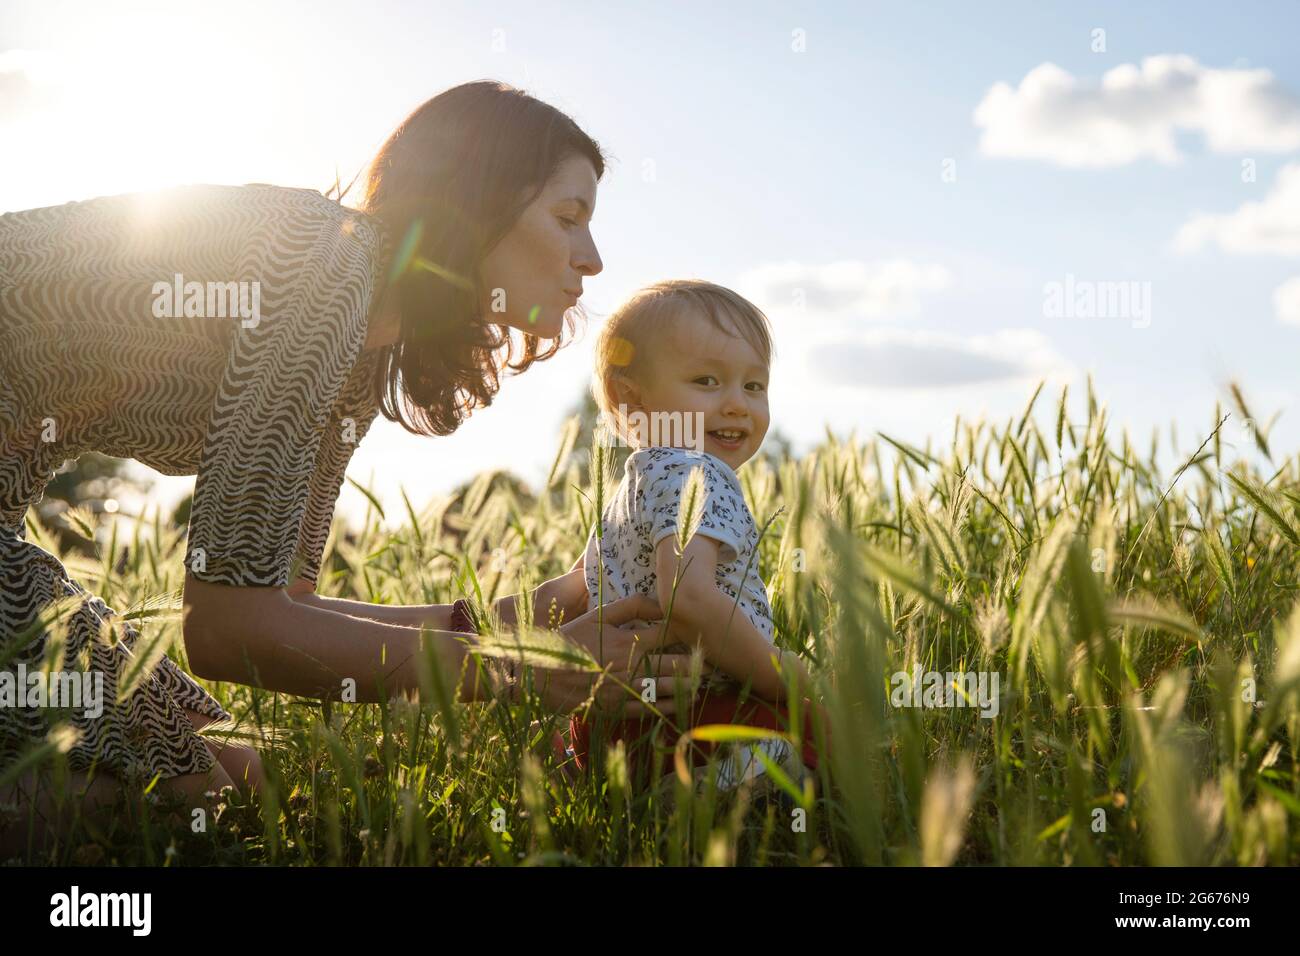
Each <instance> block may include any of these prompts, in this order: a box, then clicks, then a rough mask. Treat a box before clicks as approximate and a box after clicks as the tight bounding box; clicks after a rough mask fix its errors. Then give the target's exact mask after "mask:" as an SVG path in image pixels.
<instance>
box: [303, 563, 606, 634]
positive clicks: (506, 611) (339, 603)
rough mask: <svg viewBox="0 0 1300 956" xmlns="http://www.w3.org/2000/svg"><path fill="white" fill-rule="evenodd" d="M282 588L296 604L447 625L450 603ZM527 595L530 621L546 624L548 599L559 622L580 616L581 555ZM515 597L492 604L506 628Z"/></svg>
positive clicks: (407, 623) (308, 586) (513, 618)
mask: <svg viewBox="0 0 1300 956" xmlns="http://www.w3.org/2000/svg"><path fill="white" fill-rule="evenodd" d="M285 591H286V592H287V593H288V595H289V597H291V598H292V599H293V600H294V601H296V602H298V603H300V604H306V605H309V606H310V607H315V608H320V609H321V610H325V611H335V612H337V613H339V614H346V615H348V616H349V617H356V618H361V619H363V620H367V621H377V622H379V623H381V624H396V625H399V626H401V627H427V628H429V629H431V630H435V631H445V630H448V629H449V628H450V627H451V605H450V604H407V605H402V604H371V603H370V602H368V601H349V600H346V599H344V598H334V597H325V596H324V595H320V594H317V593H316V590H315V586H314V585H313V584H312V583H311V582H310V581H308V580H306V579H305V578H299V579H297V580H296V581H294V582H293V583H292V584H290V585H289V587H287V588H286V589H285ZM529 596H530V600H531V601H532V604H533V620H534V621H535V622H536V623H538V624H540V625H542V626H546V625H547V624H549V623H550V619H551V615H550V610H551V603H552V601H554V602H555V607H556V615H557V616H558V617H559V619H560V620H561V621H562V622H563V623H568V622H569V621H572V620H574V619H575V618H578V617H581V616H582V615H583V614H585V613H586V612H587V583H586V581H585V579H584V578H583V572H582V558H581V557H579V558H578V562H577V565H576V566H575V567H574V568H573V569H572V570H570V571H568V572H566V573H565V574H562V575H560V576H559V577H556V578H551V579H550V580H549V581H543V582H542V583H541V584H540V585H538V586H537V587H535V588H534V589H533V590H532V591H530V592H529ZM518 597H519V596H518V595H517V594H510V595H507V596H506V597H503V598H498V599H497V601H496V602H495V604H494V607H495V608H496V612H497V614H498V615H499V616H500V617H501V623H502V624H504V625H505V626H507V627H511V626H513V625H514V624H515V623H517V621H518V615H517V614H516V613H515V603H516V601H517V599H518Z"/></svg>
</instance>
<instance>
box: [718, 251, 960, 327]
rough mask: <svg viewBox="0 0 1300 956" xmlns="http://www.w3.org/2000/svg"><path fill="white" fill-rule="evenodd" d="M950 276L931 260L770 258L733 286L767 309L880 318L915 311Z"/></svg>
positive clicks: (939, 288) (944, 286)
mask: <svg viewBox="0 0 1300 956" xmlns="http://www.w3.org/2000/svg"><path fill="white" fill-rule="evenodd" d="M951 282H952V277H951V276H950V275H949V273H948V270H947V269H945V268H944V267H943V266H940V265H935V264H933V263H922V262H913V261H911V260H909V259H885V260H879V261H876V262H860V261H856V260H846V261H840V262H831V263H826V264H822V265H812V264H808V263H802V262H775V263H768V264H766V265H762V266H759V267H757V268H755V269H751V270H750V271H749V272H746V273H745V274H744V275H742V276H741V277H740V278H739V280H738V281H737V288H738V291H741V292H742V293H743V294H745V295H748V296H749V297H750V298H753V299H754V301H755V302H756V303H757V304H758V305H759V306H760V307H761V308H763V309H766V310H775V311H781V312H795V313H798V312H803V311H805V310H806V311H808V312H812V313H816V314H821V315H825V314H828V313H829V314H844V313H848V314H851V315H852V316H853V317H854V318H858V319H861V318H871V319H881V318H895V317H897V316H902V315H909V314H911V313H914V312H916V311H917V310H918V308H919V307H920V300H921V297H922V296H923V295H925V294H928V293H933V292H940V291H942V290H944V289H946V288H947V287H948V286H949V284H950V283H951Z"/></svg>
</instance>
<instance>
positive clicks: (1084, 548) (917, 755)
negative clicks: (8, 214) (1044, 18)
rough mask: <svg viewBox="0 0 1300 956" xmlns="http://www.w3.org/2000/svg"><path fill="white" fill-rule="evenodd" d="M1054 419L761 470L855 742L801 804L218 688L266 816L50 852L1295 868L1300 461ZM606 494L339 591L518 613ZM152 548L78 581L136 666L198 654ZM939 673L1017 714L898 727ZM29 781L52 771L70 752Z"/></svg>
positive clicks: (528, 742) (419, 540)
mask: <svg viewBox="0 0 1300 956" xmlns="http://www.w3.org/2000/svg"><path fill="white" fill-rule="evenodd" d="M1040 390H1041V389H1040ZM1038 397H1039V393H1038V392H1035V394H1034V399H1035V400H1036V399H1037V398H1038ZM1029 404H1030V407H1029V408H1026V410H1025V412H1024V414H1023V416H1019V417H1017V418H1016V419H1013V420H1012V421H1010V422H1008V423H1007V424H1006V425H1004V426H1000V427H999V426H995V425H989V424H987V423H979V424H971V423H965V422H962V421H960V420H959V421H958V422H956V423H955V425H954V429H953V439H952V442H951V444H950V446H949V447H947V448H944V449H941V450H938V451H936V450H932V449H917V448H912V447H910V446H908V445H906V444H905V443H903V442H899V441H896V440H895V439H893V438H889V437H886V436H880V437H879V438H878V439H873V440H872V441H869V442H865V443H858V442H855V441H849V442H845V441H842V440H839V439H836V438H835V437H833V436H830V435H828V436H827V438H826V440H825V441H824V442H823V443H822V444H821V445H820V447H818V448H817V449H815V450H814V451H813V452H811V453H810V454H808V455H807V456H805V457H803V458H801V459H799V460H793V459H785V460H781V461H779V462H772V461H769V460H767V459H762V458H760V459H755V460H754V461H752V462H750V463H748V464H747V465H746V466H745V467H744V468H743V469H741V480H742V483H743V485H744V488H745V492H746V495H747V497H748V499H749V503H750V506H751V508H752V510H753V512H754V515H755V517H756V519H757V521H758V523H759V525H760V526H762V525H763V524H764V522H766V521H767V520H768V519H769V518H772V517H773V515H775V518H774V520H772V521H771V523H770V525H769V526H768V528H767V531H766V534H765V536H764V538H763V540H762V542H761V545H760V553H759V555H758V558H757V560H758V567H759V571H760V573H761V575H762V577H763V579H764V580H765V581H767V582H768V584H769V593H770V596H771V601H772V607H773V614H774V620H775V623H776V629H777V635H778V641H779V642H780V643H781V644H783V645H785V646H787V647H791V648H794V649H797V650H799V651H800V652H801V653H802V654H803V655H804V656H805V658H806V660H807V661H808V664H809V666H810V668H811V669H812V671H813V672H814V674H815V676H816V677H817V679H818V681H819V682H820V685H821V688H822V694H823V702H824V704H825V707H826V713H827V714H828V715H829V718H830V727H829V730H830V739H831V741H832V742H833V747H832V749H831V751H830V752H829V753H828V754H827V758H828V759H825V760H823V761H822V765H821V769H820V771H819V772H818V773H817V774H816V775H815V777H813V778H811V779H810V780H809V781H808V782H807V784H806V787H805V789H803V790H798V788H797V787H796V788H793V793H787V792H784V791H781V792H777V793H773V792H768V793H766V794H765V795H761V796H760V795H759V794H758V793H753V794H751V793H749V792H748V791H745V792H741V793H739V794H724V795H719V794H716V793H712V792H709V791H707V790H704V791H703V792H695V791H694V790H693V789H691V788H688V787H687V786H686V785H684V784H683V783H681V782H679V781H678V779H677V778H676V776H674V775H672V774H671V773H669V774H668V775H667V776H666V777H664V779H663V781H662V782H661V783H660V784H659V785H658V786H655V787H652V788H649V789H647V790H643V791H634V790H632V789H631V788H630V787H629V784H628V781H627V774H626V768H625V767H624V765H623V763H622V756H621V754H620V753H615V754H612V755H610V759H608V760H604V761H601V762H600V763H601V764H602V766H601V767H599V768H598V769H597V770H596V771H595V772H593V773H592V774H590V775H588V776H585V777H578V778H577V779H576V780H572V781H571V780H570V779H569V778H568V777H567V776H566V774H565V773H563V772H562V770H561V768H560V767H559V766H558V764H557V760H556V757H555V756H554V754H553V752H552V750H551V748H550V743H549V741H550V738H551V735H552V733H553V732H554V731H555V730H559V729H563V728H565V727H567V717H564V716H560V715H553V714H548V713H546V712H545V711H544V710H543V709H542V708H540V707H539V706H538V702H537V701H536V700H533V699H526V700H524V701H523V702H521V703H519V704H517V705H514V706H510V707H508V706H505V705H504V704H502V703H500V702H489V703H479V704H472V705H464V704H455V705H445V706H438V705H437V704H436V703H433V702H426V703H424V704H419V703H416V702H413V701H409V700H405V699H398V700H394V701H392V702H390V703H389V704H387V705H374V704H371V705H357V704H341V703H334V704H332V705H329V706H326V707H322V705H321V704H320V702H318V701H308V700H301V699H293V698H290V697H287V696H285V695H278V694H272V693H267V692H263V691H257V690H252V689H250V688H247V687H242V686H236V685H228V684H223V685H216V686H213V687H212V688H211V689H212V691H213V693H214V694H215V695H216V697H217V698H218V699H219V700H220V701H221V702H222V703H223V705H224V706H225V707H226V708H227V709H228V710H230V711H231V712H232V713H234V714H235V715H236V716H237V717H239V718H241V719H245V720H248V721H251V722H253V723H254V724H256V725H257V726H258V727H259V728H260V730H259V731H258V732H259V733H262V734H265V735H266V736H267V737H268V744H267V745H266V746H265V748H264V757H265V762H266V767H267V771H268V775H269V777H270V780H271V785H270V786H269V787H268V788H267V792H266V794H265V797H264V799H262V800H261V801H259V802H256V803H255V804H254V805H251V806H250V805H243V804H241V803H240V802H239V801H237V800H236V801H233V802H231V803H229V804H228V805H226V806H225V807H224V808H223V810H222V812H221V813H220V814H219V816H218V818H217V819H216V820H210V821H209V823H208V827H207V831H206V832H204V833H199V834H196V833H193V832H191V829H190V827H188V826H183V827H181V828H179V829H176V828H171V829H169V828H168V827H166V826H165V825H164V823H163V818H162V816H161V815H160V809H161V808H160V807H158V806H155V805H154V804H152V803H151V802H150V801H149V800H148V799H146V798H143V797H136V798H134V799H132V800H131V801H128V803H127V804H126V805H124V807H123V808H122V811H121V813H119V814H117V815H116V817H115V822H114V825H113V827H112V828H111V829H110V830H108V831H94V832H91V831H90V830H88V829H87V826H86V824H84V823H79V824H78V825H77V826H76V828H74V831H73V832H72V833H71V834H70V835H69V837H68V838H67V840H66V841H64V842H62V843H60V844H59V845H58V846H57V847H56V848H55V849H53V850H52V851H51V852H50V853H49V854H48V856H47V857H42V859H48V861H49V862H52V863H59V864H63V863H71V862H81V863H86V862H90V863H94V862H103V863H109V862H113V861H116V862H121V863H164V862H169V863H171V864H172V865H186V864H200V863H213V862H217V863H236V864H238V863H249V864H262V863H271V864H287V865H372V864H414V865H429V864H470V865H474V864H505V865H513V864H520V863H529V864H537V863H542V864H547V863H577V864H650V865H659V864H670V865H678V864H716V863H721V864H740V865H753V864H757V865H808V864H817V863H824V862H829V863H833V864H857V863H872V864H902V865H909V864H920V863H927V864H934V863H938V864H945V863H955V864H959V865H960V864H994V865H1002V864H1046V865H1058V864H1059V865H1091V864H1100V865H1121V866H1123V865H1139V864H1192V863H1205V864H1214V865H1259V864H1266V863H1268V864H1287V865H1295V864H1297V863H1300V775H1298V774H1297V765H1296V751H1295V747H1296V741H1297V734H1298V732H1300V611H1297V610H1296V608H1297V602H1296V598H1297V594H1296V589H1297V583H1298V581H1300V574H1298V569H1300V562H1298V561H1297V551H1298V550H1300V458H1293V459H1289V460H1286V461H1284V462H1281V463H1280V464H1279V463H1275V462H1273V461H1272V460H1271V459H1270V458H1269V452H1270V450H1269V449H1268V447H1267V444H1266V442H1265V440H1264V437H1263V436H1262V435H1260V436H1257V439H1258V445H1259V447H1258V449H1256V448H1251V449H1241V450H1240V451H1242V452H1245V451H1249V452H1250V456H1249V460H1251V461H1256V462H1262V463H1263V464H1262V466H1261V467H1256V466H1252V465H1250V464H1248V462H1247V460H1246V459H1245V458H1239V457H1234V458H1233V459H1232V460H1231V461H1230V460H1228V459H1227V458H1225V454H1226V455H1228V456H1232V455H1233V451H1232V449H1230V448H1229V447H1228V445H1229V442H1228V439H1227V437H1226V436H1227V434H1228V433H1229V432H1231V433H1233V434H1237V433H1239V430H1238V429H1236V428H1231V429H1230V428H1227V427H1224V428H1220V427H1218V426H1219V425H1220V423H1221V418H1222V416H1221V415H1220V414H1218V413H1217V410H1216V415H1215V418H1214V421H1213V422H1211V423H1207V427H1206V429H1205V432H1204V433H1203V434H1202V435H1200V436H1197V439H1196V440H1197V441H1200V440H1202V439H1205V443H1204V444H1203V445H1202V446H1201V447H1200V449H1199V450H1198V451H1197V452H1196V453H1194V454H1190V455H1189V454H1188V452H1187V451H1186V450H1185V449H1184V450H1182V451H1181V452H1177V451H1176V450H1175V452H1176V454H1178V461H1179V464H1180V466H1181V467H1179V468H1178V469H1177V470H1176V471H1174V472H1172V473H1165V474H1161V473H1160V472H1159V471H1158V470H1157V468H1156V466H1155V463H1154V462H1155V458H1156V443H1155V441H1154V440H1153V442H1152V446H1151V450H1150V452H1149V454H1147V455H1146V456H1145V457H1143V456H1142V455H1141V454H1140V453H1139V452H1138V450H1137V449H1136V448H1134V447H1133V445H1132V444H1131V443H1130V441H1129V439H1128V437H1127V435H1122V436H1119V437H1118V438H1116V436H1114V435H1112V434H1111V433H1110V429H1109V428H1108V424H1107V421H1106V416H1105V411H1104V409H1099V408H1098V405H1097V402H1096V399H1095V397H1094V395H1093V394H1092V392H1091V388H1089V393H1088V395H1087V396H1086V403H1085V408H1084V410H1083V413H1081V414H1079V415H1078V416H1071V415H1070V414H1069V412H1070V409H1069V407H1068V403H1067V401H1066V396H1065V395H1064V394H1063V395H1062V396H1061V400H1060V402H1059V403H1058V405H1057V407H1056V408H1054V409H1051V410H1050V412H1048V414H1047V417H1048V418H1049V419H1050V424H1049V426H1048V428H1047V430H1046V431H1044V430H1042V429H1041V428H1040V426H1039V422H1038V417H1035V415H1034V413H1033V408H1034V404H1035V402H1034V400H1031V401H1030V403H1029ZM1241 411H1242V413H1243V414H1246V413H1245V410H1244V408H1243V409H1241ZM1039 417H1043V416H1042V415H1040V416H1039ZM1247 417H1248V415H1247ZM571 428H572V429H576V421H575V422H574V423H572V426H571ZM573 437H574V436H573V434H572V431H570V432H569V433H568V434H566V435H565V437H564V438H563V439H562V451H563V450H566V449H568V448H570V447H571V446H572V443H573ZM564 457H566V458H567V457H568V456H567V455H566V456H564ZM606 493H607V490H605V489H602V491H601V494H600V495H598V494H597V493H596V489H593V488H591V487H590V477H589V470H588V469H587V468H586V467H585V466H584V465H583V463H582V462H580V461H574V460H569V461H565V462H563V463H561V465H560V466H559V467H558V468H557V469H556V471H555V472H554V474H553V476H552V479H551V481H550V484H549V487H547V488H545V489H542V490H541V491H540V493H539V494H537V495H536V496H535V497H529V496H526V495H523V494H519V493H517V492H516V491H514V490H512V489H511V488H510V487H509V486H507V485H504V484H502V483H494V482H492V481H491V476H487V475H485V476H483V477H482V479H481V480H480V481H478V482H475V483H473V484H472V485H471V486H470V487H469V488H468V489H467V491H466V493H465V494H463V495H462V496H460V497H459V498H458V499H457V500H456V501H455V502H453V503H452V504H451V506H450V507H444V508H443V509H442V510H440V511H432V510H430V511H426V512H424V513H415V512H414V511H413V510H412V509H410V506H409V504H408V505H407V509H406V512H407V513H406V514H405V515H404V522H403V527H401V529H400V530H398V531H396V532H391V531H385V530H383V529H382V528H381V523H380V520H379V519H380V516H379V515H378V514H377V513H375V512H374V511H372V512H371V513H370V514H369V515H368V518H367V522H366V525H365V527H363V528H362V529H361V530H359V531H357V532H354V533H351V534H348V535H344V536H342V537H337V538H336V540H333V541H332V542H331V544H330V546H329V553H328V554H327V561H326V566H327V569H328V573H326V574H324V575H323V576H322V582H321V588H320V589H321V591H322V593H326V594H330V595H335V596H340V597H347V598H352V599H358V600H365V601H376V602H384V603H407V604H421V603H448V602H450V601H451V600H453V599H455V598H456V597H458V596H461V594H462V593H464V592H468V593H469V594H471V595H472V596H475V597H477V598H480V599H482V600H484V601H486V600H488V599H491V598H492V597H494V596H499V595H503V594H508V593H511V592H513V591H516V590H518V588H519V586H520V582H521V580H522V581H524V582H529V581H531V582H532V583H536V582H537V581H538V580H540V579H541V578H542V577H550V576H554V575H556V574H559V573H561V572H563V571H564V570H565V569H566V568H567V567H568V566H569V564H571V563H572V561H573V560H574V558H575V557H576V555H577V554H578V552H579V549H580V548H581V547H582V545H583V543H584V540H585V536H586V533H587V530H588V528H589V527H590V524H591V522H592V521H593V520H594V514H593V503H594V502H595V501H597V500H600V499H601V496H603V495H604V494H606ZM392 517H393V516H392V515H389V516H387V518H388V519H391V518H392ZM94 520H95V519H93V518H87V516H86V515H83V514H78V515H75V516H74V517H73V520H72V521H71V522H70V526H72V527H74V528H75V527H76V525H77V523H78V522H79V521H80V522H82V523H83V524H88V523H93V522H94ZM127 527H129V524H128V523H126V522H118V523H117V524H116V525H111V526H109V527H107V528H99V529H96V528H92V527H89V526H87V527H85V528H83V531H84V532H86V533H92V532H95V531H96V530H98V531H99V535H100V540H99V543H98V547H97V550H96V555H97V556H96V557H95V558H93V559H92V558H84V557H83V558H78V557H77V556H76V555H68V556H66V557H67V560H68V562H69V566H70V568H71V571H72V573H73V574H74V575H75V576H77V578H78V580H79V581H80V582H81V583H82V584H83V585H84V586H86V587H87V588H88V589H89V590H90V591H92V592H93V593H96V594H99V595H100V596H102V597H103V598H104V599H105V600H106V601H107V602H108V604H109V605H110V606H112V607H116V608H135V609H137V610H138V609H145V608H147V609H148V610H147V611H146V612H145V613H144V614H143V615H142V616H140V617H138V618H137V619H138V620H140V621H141V622H142V623H143V626H144V631H145V636H144V637H143V638H142V639H141V643H142V644H143V645H147V644H150V643H152V642H153V641H155V640H156V641H159V642H161V647H162V648H165V650H166V653H169V654H171V655H173V656H174V657H176V658H177V659H178V660H183V648H182V646H181V642H180V640H179V620H178V618H177V612H176V610H175V609H174V604H175V601H174V598H169V595H173V594H174V593H175V592H176V591H177V589H178V588H179V586H180V583H181V572H182V567H181V557H182V545H183V538H182V537H181V535H180V534H178V533H176V532H173V531H169V530H168V529H166V528H164V527H156V528H155V529H154V531H153V533H151V534H139V533H137V534H135V535H134V536H133V537H132V538H131V539H130V540H127V539H126V538H124V537H123V535H124V533H125V532H124V531H123V529H125V528H127ZM31 535H32V537H33V538H34V539H36V540H46V541H51V540H52V536H51V535H49V534H48V529H41V528H39V527H36V526H33V527H32V529H31ZM498 549H500V550H498ZM160 598H161V600H160ZM918 667H919V668H921V669H924V670H927V671H945V672H946V671H962V672H964V671H976V672H980V671H982V672H995V673H997V674H998V675H999V681H1000V691H1001V693H1000V701H999V713H998V714H997V716H996V717H994V718H991V719H990V718H985V717H982V716H980V714H979V712H978V711H977V710H976V709H974V708H971V707H938V708H911V707H906V708H900V707H895V706H892V705H891V702H890V683H889V676H890V675H892V674H893V673H895V672H898V671H912V670H914V669H916V668H918ZM1252 688H1253V692H1252ZM33 759H37V760H40V761H41V762H43V764H44V765H46V766H47V767H48V768H49V770H50V772H52V773H58V772H59V767H60V760H61V758H60V757H59V755H58V753H57V748H46V751H45V752H44V753H43V754H42V755H39V756H36V755H34V757H33ZM664 761H665V763H664V767H665V769H666V770H669V771H671V769H672V755H671V754H665V755H664ZM494 822H496V823H497V824H498V825H497V826H496V827H494V825H493V824H494ZM797 822H798V823H801V824H802V825H801V826H795V825H794V824H795V823H797Z"/></svg>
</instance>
